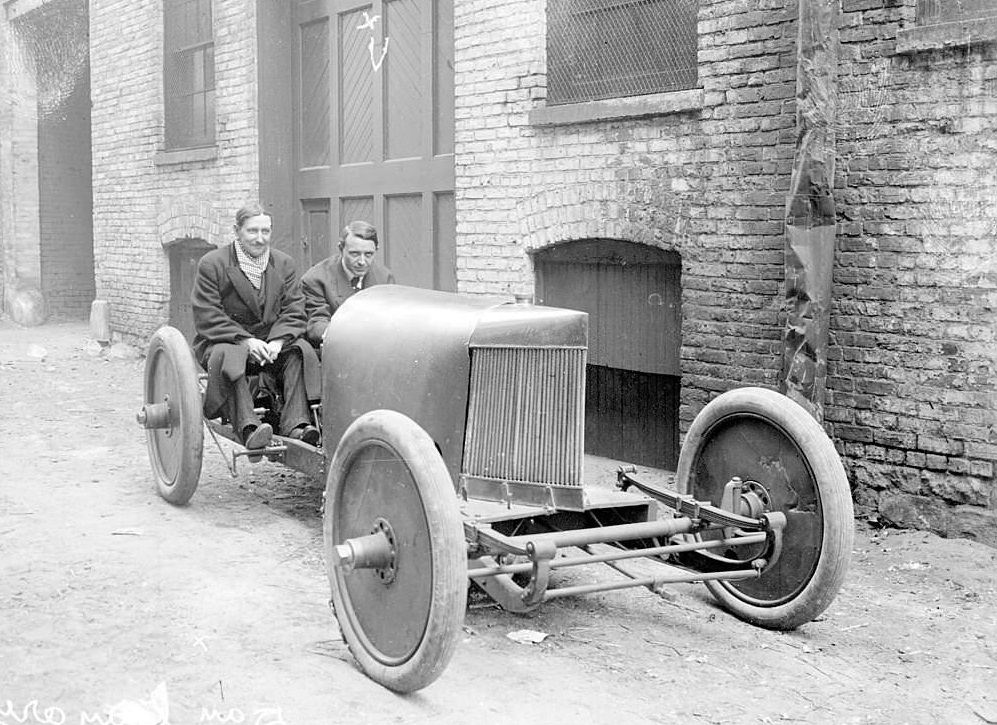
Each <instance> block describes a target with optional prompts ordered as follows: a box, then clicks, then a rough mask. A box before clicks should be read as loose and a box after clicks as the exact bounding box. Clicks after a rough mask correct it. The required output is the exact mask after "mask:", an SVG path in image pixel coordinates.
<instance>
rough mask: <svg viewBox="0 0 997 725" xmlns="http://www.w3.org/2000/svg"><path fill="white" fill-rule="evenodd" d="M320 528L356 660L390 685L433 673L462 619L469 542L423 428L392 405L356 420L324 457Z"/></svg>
mask: <svg viewBox="0 0 997 725" xmlns="http://www.w3.org/2000/svg"><path fill="white" fill-rule="evenodd" d="M323 528H324V537H325V550H326V567H327V570H328V574H329V582H330V585H331V588H332V601H333V606H334V607H335V611H336V618H337V619H338V620H339V625H340V628H341V630H342V633H343V638H344V639H345V640H346V643H347V645H348V646H349V648H350V651H351V652H352V653H353V656H354V657H355V658H356V660H357V662H358V663H359V665H360V667H361V669H363V671H364V672H365V673H366V674H367V675H368V676H369V677H370V678H371V679H373V680H375V681H376V682H379V683H380V684H382V685H384V686H385V687H387V688H388V689H390V690H394V691H396V692H412V691H415V690H418V689H420V688H423V687H425V686H426V685H428V684H429V683H431V682H433V681H434V680H435V679H436V678H437V677H439V675H440V674H441V673H442V672H443V670H444V669H445V668H446V666H447V663H448V662H449V661H450V658H451V656H452V655H453V651H454V648H455V646H456V643H457V637H458V636H459V634H460V631H461V627H462V625H463V622H464V609H465V605H466V592H467V551H466V544H465V542H464V530H463V524H462V522H461V517H460V511H459V508H458V504H457V497H456V494H455V492H454V487H453V482H452V481H451V479H450V475H449V473H448V471H447V468H446V465H445V464H444V463H443V459H442V458H441V457H440V454H439V452H438V451H437V450H436V447H435V445H434V444H433V441H432V439H431V438H430V437H429V435H428V434H427V433H426V432H425V431H424V430H423V429H422V428H420V427H419V426H418V425H417V424H416V423H415V422H413V421H412V420H411V419H410V418H407V417H406V416H404V415H402V414H401V413H397V412H394V411H389V410H376V411H373V412H370V413H367V414H365V415H363V416H361V417H360V418H358V419H357V420H355V421H354V422H353V424H352V425H351V426H350V427H349V428H348V429H347V431H346V433H345V434H344V435H343V438H342V440H340V442H339V445H338V446H337V448H336V452H335V455H334V456H333V459H332V464H331V465H330V466H329V473H328V477H327V479H326V498H325V520H324V527H323Z"/></svg>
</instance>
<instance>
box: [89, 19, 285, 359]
mask: <svg viewBox="0 0 997 725" xmlns="http://www.w3.org/2000/svg"><path fill="white" fill-rule="evenodd" d="M162 6H163V3H162V2H158V1H156V0H107V1H105V2H98V3H91V18H90V20H91V33H90V40H91V72H92V89H91V98H92V101H93V116H92V125H93V174H94V257H95V267H96V279H97V297H98V298H100V299H106V300H108V301H109V302H110V303H111V323H112V328H113V329H114V330H115V331H117V332H119V333H126V335H127V336H129V337H132V336H136V337H138V338H139V339H142V338H145V337H147V336H148V335H149V334H150V333H151V332H152V331H153V330H155V328H156V327H158V326H159V325H161V324H163V323H165V322H166V321H167V319H168V315H169V300H170V290H169V266H168V259H167V255H166V253H165V251H164V250H163V248H162V244H164V243H166V242H170V241H173V240H174V239H177V238H182V237H185V236H192V237H198V238H202V239H205V240H207V241H208V242H211V243H213V244H224V243H226V242H228V241H229V240H230V239H231V225H232V219H233V217H234V213H235V210H236V209H237V208H238V207H239V206H241V205H242V204H243V203H244V202H245V201H247V200H252V199H253V198H254V197H255V196H256V195H257V194H258V193H259V172H258V167H259V164H258V146H257V129H256V114H255V109H256V106H257V104H256V33H255V9H254V6H255V4H254V3H246V2H241V1H240V0H216V2H214V3H212V6H213V13H214V27H215V38H214V41H215V84H216V114H217V136H216V147H215V155H214V157H213V158H208V159H205V160H187V161H182V162H177V161H176V157H173V158H172V159H170V158H168V157H163V156H161V155H160V152H162V151H163V123H164V121H163V81H162V68H163V18H162ZM157 160H158V162H157ZM164 162H165V163H164ZM276 223H278V224H280V223H281V220H276ZM288 223H289V222H288ZM183 294H187V291H183Z"/></svg>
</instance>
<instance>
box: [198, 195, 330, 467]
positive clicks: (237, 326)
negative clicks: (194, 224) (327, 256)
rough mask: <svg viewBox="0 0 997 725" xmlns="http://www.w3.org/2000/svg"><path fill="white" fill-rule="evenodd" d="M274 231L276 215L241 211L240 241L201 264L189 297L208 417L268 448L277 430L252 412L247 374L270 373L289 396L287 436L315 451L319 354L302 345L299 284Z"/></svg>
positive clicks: (251, 207)
mask: <svg viewBox="0 0 997 725" xmlns="http://www.w3.org/2000/svg"><path fill="white" fill-rule="evenodd" d="M271 227H272V221H271V216H270V214H269V213H268V212H266V211H265V210H264V209H263V207H262V206H260V205H259V204H248V205H246V206H244V207H243V208H242V209H240V210H239V211H238V212H236V215H235V235H236V239H235V241H234V242H233V243H232V244H230V245H226V246H224V247H219V248H218V249H214V250H212V251H210V252H208V253H207V254H205V255H204V256H203V257H202V258H201V261H200V263H199V264H198V266H197V278H196V279H195V281H194V289H193V291H192V292H191V296H190V299H191V304H192V305H193V308H194V327H195V329H196V332H197V335H196V336H195V337H194V354H195V355H196V356H197V359H198V361H199V362H200V363H201V365H202V366H204V368H205V369H206V370H207V371H208V387H207V391H206V393H205V397H204V415H205V416H206V417H207V418H217V417H219V416H220V415H224V416H225V417H226V418H227V419H228V420H229V421H230V422H231V423H232V426H233V428H234V430H235V432H236V434H237V435H238V436H239V438H240V440H242V442H243V444H245V446H246V447H247V448H254V449H255V448H265V447H266V446H267V445H269V443H270V441H271V437H272V435H273V429H272V427H271V426H270V424H268V423H264V422H262V421H261V420H260V418H259V416H258V415H257V414H256V412H255V411H254V409H253V407H254V406H253V396H252V393H251V391H250V387H249V381H248V380H247V379H246V374H247V373H258V372H261V371H264V370H267V371H270V372H272V374H273V375H274V377H275V378H276V379H277V385H278V386H279V387H280V388H281V389H282V391H283V398H284V400H283V406H282V408H281V411H280V431H281V433H282V434H283V435H286V436H289V437H291V438H296V439H299V440H302V441H304V442H306V443H309V444H311V445H315V444H317V443H318V442H319V438H320V434H319V431H318V429H317V428H315V427H314V426H312V425H311V422H310V421H311V416H310V411H309V407H308V391H311V390H318V384H317V381H318V380H319V371H318V364H317V359H316V357H315V353H314V351H313V350H312V348H311V346H309V345H308V344H307V343H304V341H303V340H301V335H302V334H303V333H304V331H305V307H304V300H303V299H302V296H301V285H300V282H299V280H298V274H297V269H296V268H295V264H294V260H293V259H292V258H291V257H290V256H288V255H287V254H284V253H283V252H281V251H279V250H276V249H271V248H270V233H271ZM309 356H310V359H309Z"/></svg>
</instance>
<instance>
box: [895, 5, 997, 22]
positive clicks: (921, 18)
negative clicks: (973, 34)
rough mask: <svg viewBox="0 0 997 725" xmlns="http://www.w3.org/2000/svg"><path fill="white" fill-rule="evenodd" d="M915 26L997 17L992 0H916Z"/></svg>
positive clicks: (995, 7) (996, 9)
mask: <svg viewBox="0 0 997 725" xmlns="http://www.w3.org/2000/svg"><path fill="white" fill-rule="evenodd" d="M915 12H916V15H915V17H916V24H917V25H921V26H923V25H938V24H939V23H948V22H953V21H959V20H976V19H980V18H992V17H995V16H997V2H995V1H994V0H959V2H952V1H951V0H917V10H916V11H915Z"/></svg>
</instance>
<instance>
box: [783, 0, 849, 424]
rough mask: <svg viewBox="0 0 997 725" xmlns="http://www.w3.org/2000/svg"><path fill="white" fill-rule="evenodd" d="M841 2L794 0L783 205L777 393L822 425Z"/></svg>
mask: <svg viewBox="0 0 997 725" xmlns="http://www.w3.org/2000/svg"><path fill="white" fill-rule="evenodd" d="M840 17H841V0H799V38H798V42H797V61H796V152H795V155H794V159H793V173H792V176H791V177H790V189H789V196H788V198H787V200H786V247H785V253H786V263H785V264H786V307H787V318H786V328H785V331H784V334H783V356H782V375H781V377H780V390H781V391H782V392H783V393H785V394H786V395H787V396H789V397H790V398H792V399H793V400H795V401H796V402H798V403H800V404H801V405H802V406H803V407H804V408H806V409H807V410H808V411H809V412H810V414H811V415H813V416H814V417H815V418H816V419H817V421H818V422H823V418H824V391H825V388H826V383H827V347H828V326H829V323H830V315H831V280H832V276H833V270H834V242H835V212H834V155H835V149H834V126H835V122H836V115H837V105H838V101H837V66H838V23H839V20H840Z"/></svg>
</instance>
